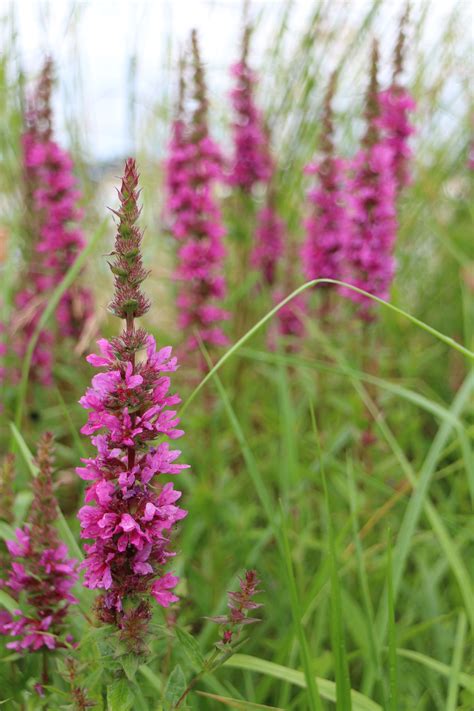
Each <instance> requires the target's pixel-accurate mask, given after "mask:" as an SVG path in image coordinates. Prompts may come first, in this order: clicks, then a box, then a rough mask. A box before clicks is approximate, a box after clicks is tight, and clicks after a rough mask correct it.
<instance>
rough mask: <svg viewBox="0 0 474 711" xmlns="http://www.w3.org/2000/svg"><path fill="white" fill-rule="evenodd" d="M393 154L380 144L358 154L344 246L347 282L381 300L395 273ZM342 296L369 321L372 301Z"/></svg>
mask: <svg viewBox="0 0 474 711" xmlns="http://www.w3.org/2000/svg"><path fill="white" fill-rule="evenodd" d="M392 161H393V154H392V151H391V149H390V148H389V147H388V146H386V145H385V144H384V143H383V142H377V143H375V144H374V145H371V146H367V147H366V148H364V149H362V150H360V151H359V153H358V154H357V155H356V157H355V158H354V160H353V162H352V171H353V176H352V179H351V181H350V184H349V190H350V193H351V195H352V229H351V234H350V240H349V241H348V244H347V246H346V260H347V269H348V279H347V280H348V281H349V282H350V283H351V284H353V285H354V286H356V287H358V288H359V289H363V290H364V291H368V292H369V293H371V294H374V296H377V297H379V298H380V299H385V300H387V299H388V298H389V290H390V285H391V283H392V279H393V275H394V272H395V258H394V256H393V248H394V245H395V240H396V235H397V219H396V181H395V176H394V174H393V170H392V165H393V164H392ZM344 293H345V294H346V295H347V296H348V297H349V298H350V299H352V300H353V301H355V302H357V303H359V304H360V305H361V309H360V316H361V318H363V319H365V320H370V319H371V318H372V308H373V302H372V301H371V300H370V299H368V297H366V296H364V295H363V294H359V293H357V292H355V291H352V290H351V289H344Z"/></svg>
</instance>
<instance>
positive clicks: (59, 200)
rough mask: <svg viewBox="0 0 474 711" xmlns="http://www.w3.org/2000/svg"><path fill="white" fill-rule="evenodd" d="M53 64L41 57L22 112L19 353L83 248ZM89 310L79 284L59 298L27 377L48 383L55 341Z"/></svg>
mask: <svg viewBox="0 0 474 711" xmlns="http://www.w3.org/2000/svg"><path fill="white" fill-rule="evenodd" d="M52 84H53V64H52V61H51V60H50V59H48V60H46V62H45V64H44V67H43V70H42V73H41V76H40V79H39V82H38V85H37V87H36V90H35V92H34V94H33V96H32V97H31V100H30V102H29V108H28V111H27V113H26V117H25V121H26V127H25V131H24V133H23V136H22V148H23V168H24V187H25V233H26V234H25V242H26V244H25V254H26V255H27V260H28V262H27V265H26V275H25V284H26V285H25V287H24V288H23V289H21V290H20V291H19V292H18V293H17V295H16V298H15V307H16V313H15V317H14V319H13V322H12V330H13V332H14V333H13V345H14V348H15V350H16V352H17V354H18V355H19V356H20V357H24V355H25V353H26V349H27V347H28V343H29V340H30V338H31V337H32V335H33V333H34V332H35V329H36V327H37V324H38V321H39V319H40V317H41V314H42V312H43V310H44V308H45V305H46V303H47V300H48V297H49V295H50V294H51V292H52V290H53V289H54V288H55V287H56V286H58V284H59V283H60V282H61V281H62V279H63V278H64V276H65V274H66V272H67V271H68V269H69V268H70V267H71V266H72V264H73V263H74V261H75V259H76V258H77V256H78V254H79V253H80V252H81V251H82V249H83V248H84V246H85V240H84V236H83V234H82V231H81V230H80V228H79V226H78V224H79V221H80V219H81V217H82V213H81V210H80V209H79V207H78V201H79V199H80V192H79V191H78V190H77V188H76V179H75V177H74V175H73V172H72V169H73V164H72V160H71V158H70V156H69V155H68V153H67V152H66V151H65V150H63V149H62V148H61V147H60V146H59V145H58V143H57V142H56V141H55V140H54V138H53V116H52V109H51V91H52ZM91 313H92V295H91V292H90V290H89V289H87V288H85V287H84V286H82V285H80V284H78V283H77V282H76V283H75V284H74V285H73V286H71V287H70V288H69V289H68V290H67V291H66V292H65V293H64V294H63V295H62V297H61V300H60V303H59V305H58V307H57V310H56V318H55V322H56V326H55V328H51V327H48V328H45V329H43V331H42V332H41V333H40V335H39V338H38V342H37V345H36V348H35V350H34V353H33V357H32V370H31V375H32V377H33V378H34V379H36V380H37V381H39V382H41V383H43V384H50V383H51V382H52V367H53V361H54V346H55V343H56V341H57V340H62V339H64V338H73V339H77V338H78V337H79V335H80V334H81V332H82V330H83V329H84V326H85V322H86V321H87V319H88V318H89V317H90V316H91Z"/></svg>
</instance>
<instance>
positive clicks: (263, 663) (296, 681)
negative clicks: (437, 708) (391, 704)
mask: <svg viewBox="0 0 474 711" xmlns="http://www.w3.org/2000/svg"><path fill="white" fill-rule="evenodd" d="M224 666H225V667H231V668H233V669H245V670H246V671H253V672H256V673H257V674H266V675H268V676H271V677H273V678H274V679H281V680H282V681H286V682H288V683H289V684H293V685H294V686H299V687H300V688H302V689H305V688H306V679H305V676H304V674H303V672H300V671H297V670H296V669H290V668H289V667H285V666H283V665H281V664H275V663H274V662H268V661H267V660H266V659H259V658H258V657H252V656H250V655H247V654H235V655H234V656H233V657H231V658H230V659H228V660H227V661H226V662H225V663H224ZM448 669H449V667H448ZM316 680H317V683H318V689H319V693H320V695H321V696H322V698H323V699H326V700H327V701H332V702H333V703H334V702H335V701H336V685H335V683H334V682H333V681H329V680H328V679H322V678H321V677H317V678H316ZM351 700H352V705H353V711H382V707H381V706H379V704H377V703H376V702H375V701H372V699H369V698H368V697H367V696H364V694H361V693H360V692H358V691H354V690H353V689H352V690H351Z"/></svg>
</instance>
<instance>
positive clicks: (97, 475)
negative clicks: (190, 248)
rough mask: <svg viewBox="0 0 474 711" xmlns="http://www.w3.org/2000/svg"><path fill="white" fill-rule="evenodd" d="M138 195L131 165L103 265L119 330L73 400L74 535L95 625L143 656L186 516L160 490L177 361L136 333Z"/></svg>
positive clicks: (140, 301)
mask: <svg viewBox="0 0 474 711" xmlns="http://www.w3.org/2000/svg"><path fill="white" fill-rule="evenodd" d="M138 194H139V193H138V173H137V168H136V165H135V161H134V160H133V159H129V160H127V162H126V164H125V171H124V175H123V178H122V184H121V188H120V190H119V192H118V196H119V202H120V207H119V209H118V210H117V211H114V212H115V215H116V216H117V219H118V225H117V235H116V239H115V248H114V251H113V252H112V257H113V259H112V261H111V263H110V268H111V270H112V272H113V274H114V279H115V293H114V297H113V300H112V302H111V304H110V307H109V308H110V310H111V312H112V313H113V314H114V315H115V316H117V317H118V318H119V319H121V320H122V321H123V322H124V328H123V330H122V332H121V333H120V334H119V335H118V336H117V337H116V338H113V339H111V340H110V341H108V340H105V339H101V340H99V341H98V345H99V348H100V355H90V356H88V358H87V360H88V361H89V363H91V365H93V366H95V367H97V368H100V369H101V372H100V373H98V374H97V375H95V376H94V377H93V379H92V385H91V387H90V388H89V389H88V390H87V392H86V394H85V395H84V397H83V398H82V399H81V404H82V405H83V407H84V408H86V409H87V410H89V416H88V421H87V424H86V425H85V426H84V427H83V428H82V432H83V433H84V434H86V435H89V436H90V437H91V441H92V444H93V445H94V447H95V448H96V450H97V454H96V456H95V457H94V458H92V459H85V460H83V462H84V466H83V467H80V468H78V469H77V473H78V474H79V476H80V477H81V478H82V479H84V480H85V481H87V482H89V487H88V489H87V491H86V495H85V501H86V505H85V506H84V507H83V508H82V509H81V510H80V512H79V519H80V522H81V528H82V532H81V536H82V538H84V539H89V540H90V541H92V542H91V543H86V544H85V546H84V548H85V551H86V558H85V561H84V563H83V564H82V567H83V568H84V570H85V585H86V586H87V587H89V588H91V589H95V588H97V589H99V590H100V591H101V594H100V596H99V597H98V599H97V602H96V612H97V615H98V618H99V619H100V620H101V621H102V622H104V623H109V624H111V625H114V626H115V627H116V628H117V629H118V632H119V637H120V640H121V641H122V642H123V643H124V645H125V647H126V648H127V649H128V650H129V651H131V652H134V653H135V654H142V653H144V652H145V651H146V633H147V628H148V622H149V620H150V618H151V614H152V611H151V604H150V602H151V601H152V600H153V599H154V600H155V601H156V602H157V603H158V604H159V605H161V606H163V607H168V605H170V604H171V603H172V602H174V601H176V600H177V599H178V598H177V597H176V595H175V594H174V593H173V589H174V588H175V586H176V585H177V583H178V578H177V577H176V576H175V575H173V574H172V573H171V572H169V571H166V570H165V568H166V565H167V563H168V561H169V558H170V557H172V556H173V555H174V553H173V552H172V551H171V550H170V541H169V535H170V533H171V530H172V529H173V527H174V525H175V524H176V523H177V522H178V521H179V520H181V519H182V518H184V517H185V516H186V511H184V510H183V509H181V508H179V506H177V505H176V502H177V500H178V499H179V498H180V497H181V492H179V491H176V490H175V489H174V486H173V483H171V482H166V483H163V484H162V477H164V476H165V475H169V474H171V475H174V474H178V473H179V472H180V471H181V470H182V469H184V468H186V467H187V465H186V464H177V463H176V461H175V460H176V459H177V458H178V456H179V455H180V452H179V451H178V450H173V449H171V448H170V445H169V441H167V440H174V439H176V438H178V437H180V436H181V435H182V434H183V431H182V430H180V429H178V424H179V419H178V417H177V416H176V412H175V410H173V409H171V408H173V406H175V405H176V404H177V403H179V401H180V400H179V397H178V396H177V395H171V394H170V392H169V389H170V379H169V377H168V373H171V372H173V371H175V370H176V368H177V367H178V366H177V362H176V358H174V357H172V355H171V348H170V347H165V348H162V349H160V350H158V351H157V350H156V343H155V340H154V338H153V337H152V336H151V335H149V334H147V333H146V331H144V330H143V329H142V328H137V326H136V319H137V318H139V317H141V316H143V315H144V314H145V313H146V312H147V311H148V309H149V306H150V304H149V301H148V299H147V298H146V296H145V295H144V293H143V291H142V289H141V284H142V282H143V280H144V279H145V277H146V276H147V272H146V271H145V269H144V267H143V264H142V257H141V242H142V232H141V230H140V228H139V227H138V225H137V220H138V218H139V215H140V209H139V207H138ZM157 438H161V439H162V441H161V442H160V443H159V444H155V440H156V439H157Z"/></svg>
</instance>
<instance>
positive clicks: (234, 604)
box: [172, 570, 262, 709]
mask: <svg viewBox="0 0 474 711" xmlns="http://www.w3.org/2000/svg"><path fill="white" fill-rule="evenodd" d="M259 585H260V580H259V579H258V576H257V572H256V571H255V570H247V571H246V572H245V574H244V576H243V577H242V578H241V579H240V580H239V590H237V591H231V592H229V593H228V594H227V595H228V603H227V607H228V608H229V612H228V613H227V614H226V615H218V616H216V617H208V618H206V619H208V620H210V621H211V622H216V623H217V624H218V625H220V627H221V635H220V637H219V640H218V641H217V642H216V643H215V648H214V650H213V651H212V652H210V653H209V654H208V655H207V657H206V658H205V659H204V658H203V659H202V668H201V669H200V670H199V671H198V672H197V673H196V674H195V676H194V677H193V678H192V679H191V681H190V682H189V684H188V685H187V686H186V688H185V690H184V691H183V693H182V694H181V696H179V698H178V699H177V701H176V703H175V704H174V705H173V706H172V708H173V709H178V708H183V706H182V705H183V703H184V702H185V700H186V697H187V696H188V694H189V693H190V692H191V691H192V689H193V688H194V687H195V686H196V684H197V683H198V681H199V680H200V679H201V677H203V676H204V675H205V674H209V673H210V672H212V671H215V670H216V669H218V668H219V667H220V666H222V664H223V663H224V662H225V661H226V660H227V659H229V658H230V657H231V656H232V655H233V654H234V652H235V651H236V650H237V648H238V647H239V646H240V644H241V643H242V642H243V641H244V640H241V633H242V630H243V629H244V627H246V626H247V625H252V624H255V623H256V622H260V620H259V619H258V618H257V617H252V613H253V612H254V611H255V610H257V609H258V608H260V607H262V603H260V602H256V601H255V600H254V598H255V596H256V595H258V594H260V593H261V592H262V591H261V590H259V589H258V586H259ZM177 632H178V639H179V640H180V641H181V642H182V643H183V642H184V643H185V644H186V646H188V648H189V644H190V642H191V644H192V640H191V641H190V640H189V637H187V633H183V631H182V630H177Z"/></svg>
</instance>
